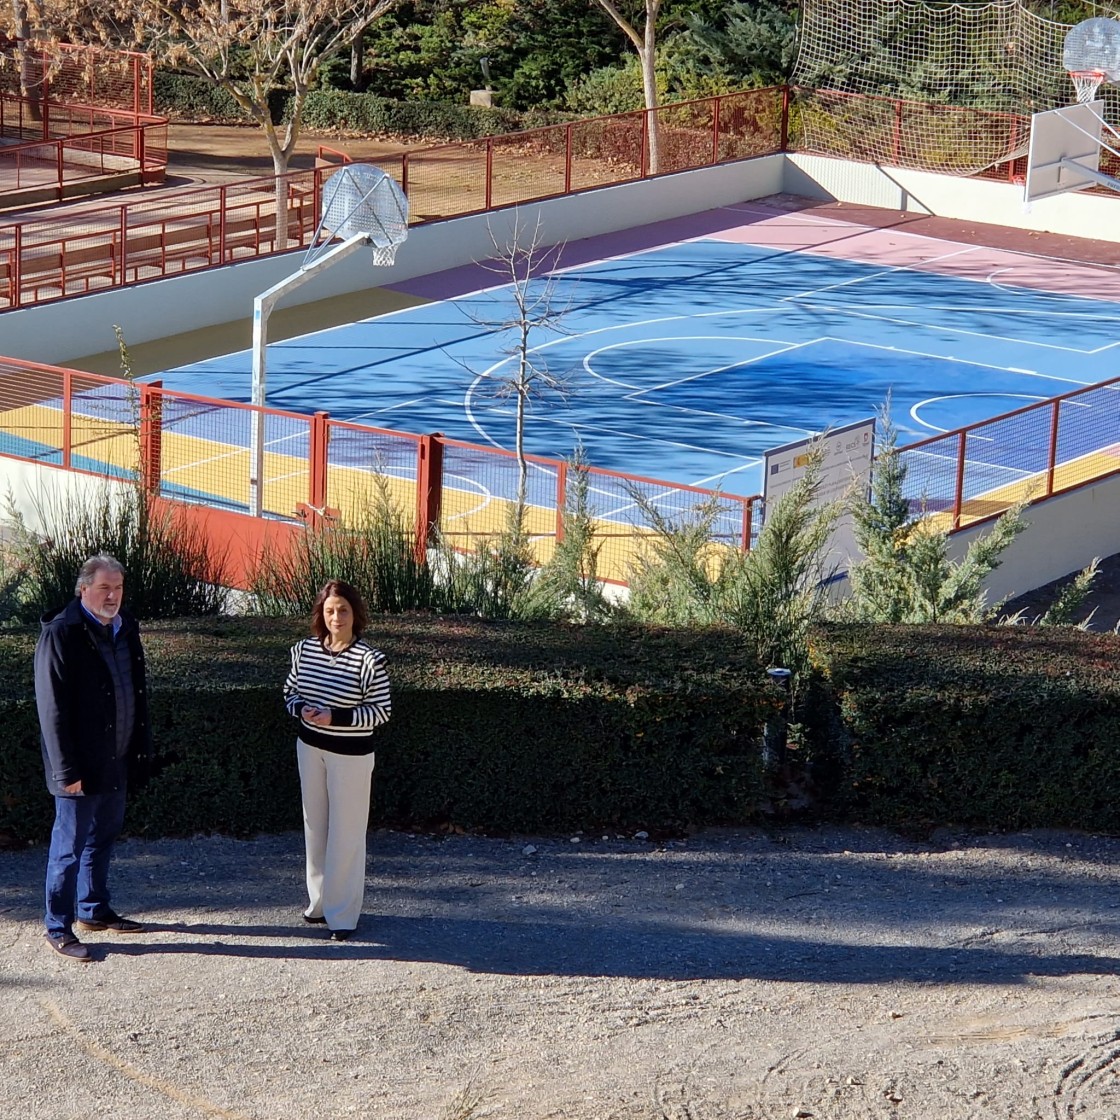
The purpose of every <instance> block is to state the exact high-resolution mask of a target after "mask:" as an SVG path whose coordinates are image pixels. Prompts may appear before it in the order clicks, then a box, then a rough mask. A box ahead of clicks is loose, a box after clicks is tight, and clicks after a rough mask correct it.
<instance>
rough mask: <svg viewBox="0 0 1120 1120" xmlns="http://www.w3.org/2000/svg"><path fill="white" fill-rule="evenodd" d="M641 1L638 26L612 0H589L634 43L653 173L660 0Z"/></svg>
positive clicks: (657, 154) (657, 145) (657, 158)
mask: <svg viewBox="0 0 1120 1120" xmlns="http://www.w3.org/2000/svg"><path fill="white" fill-rule="evenodd" d="M642 2H643V3H644V5H645V22H644V24H643V25H642V27H641V28H640V29H639V28H637V27H636V26H635V22H636V21H633V20H630V19H627V18H626V16H625V15H624V14H623V12H622V11H621V9H620V8H619V7H618V6H617V5H616V4H615V3H614V0H592V3H595V4H598V5H599V7H600V8H602V9H603V11H604V12H606V13H607V15H609V16H610V17H611V19H613V20H614V22H615V23H616V24H618V26H619V27H620V28H621V29H622V33H623V34H624V35H625V36H626V37H627V38H628V39H629V40H630V42H631V43H633V44H634V48H635V50H637V52H638V61H639V62H640V63H641V66H642V94H643V97H644V99H645V106H646V109H647V110H648V112H647V113H646V135H647V137H648V140H649V169H650V171H651V172H652V173H653V174H655V175H656V174H657V171H658V168H659V167H660V164H661V133H660V129H659V128H658V121H657V112H656V109H657V105H658V100H657V15H658V12H659V11H660V10H661V0H642Z"/></svg>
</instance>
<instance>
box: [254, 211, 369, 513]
mask: <svg viewBox="0 0 1120 1120" xmlns="http://www.w3.org/2000/svg"><path fill="white" fill-rule="evenodd" d="M369 244H370V237H369V234H367V233H355V234H354V235H353V236H352V237H348V238H347V239H346V240H345V241H343V242H342V243H341V244H339V245H336V246H335V247H334V248H333V249H330V250H329V251H328V252H326V253H324V254H323V255H322V256H320V257H317V258H316V259H315V260H314V261H311V262H310V263H307V262H306V261H305V262H304V264H303V265H302V266H301V267H300V269H299V271H298V272H293V273H292V274H291V275H290V276H285V277H284V279H283V280H281V281H279V282H278V283H276V284H273V285H272V287H271V288H269V289H268V290H267V291H264V292H261V294H260V295H259V296H257V297H256V298H255V299H254V300H253V395H252V403H253V405H254V406H255V407H254V410H253V419H252V425H251V428H250V433H249V513H250V515H251V516H253V517H260V516H261V515H262V514H263V512H264V481H265V479H264V447H265V431H264V427H265V412H264V408H265V370H266V361H265V352H266V350H267V348H268V318H269V316H270V315H271V314H272V309H273V308H274V307H275V306H276V304H277V303H279V302H280V299H281V298H282V297H283V296H286V295H287V294H288V293H289V292H292V291H295V289H296V288H298V287H300V285H302V284H305V283H306V282H307V281H308V280H310V279H312V278H313V277H314V276H316V275H317V274H318V273H320V272H322V271H323V270H324V269H327V268H329V267H330V266H331V265H332V264H337V263H338V262H339V261H340V260H342V259H343V258H344V257H348V256H350V254H351V253H353V252H354V251H355V250H356V249H361V248H363V247H364V246H367V245H369Z"/></svg>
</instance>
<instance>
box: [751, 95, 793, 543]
mask: <svg viewBox="0 0 1120 1120" xmlns="http://www.w3.org/2000/svg"><path fill="white" fill-rule="evenodd" d="M786 88H787V89H788V88H789V87H788V86H787V87H786ZM753 517H754V499H753V498H747V500H746V501H745V502H744V503H743V536H742V539H741V540H740V542H739V547H740V549H741V551H743V552H750V550H751V529H752V527H753V526H752V524H751V522H752V519H753Z"/></svg>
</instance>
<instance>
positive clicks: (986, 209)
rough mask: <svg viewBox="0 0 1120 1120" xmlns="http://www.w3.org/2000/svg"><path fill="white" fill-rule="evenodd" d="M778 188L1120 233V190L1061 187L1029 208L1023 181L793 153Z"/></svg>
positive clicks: (1024, 224)
mask: <svg viewBox="0 0 1120 1120" xmlns="http://www.w3.org/2000/svg"><path fill="white" fill-rule="evenodd" d="M782 189H783V190H784V191H786V192H788V193H790V194H797V195H802V196H804V197H805V198H820V199H828V200H830V201H837V202H851V203H856V204H858V205H860V206H881V207H883V208H884V209H887V210H898V211H904V212H909V213H917V214H936V215H937V216H938V217H942V218H959V219H962V220H964V221H969V222H984V223H987V224H989V225H1001V226H1011V227H1013V228H1015V229H1026V230H1036V231H1039V232H1044V233H1060V234H1066V235H1068V236H1071V237H1092V238H1097V239H1098V240H1103V241H1120V195H1116V194H1084V193H1078V194H1067V195H1059V196H1057V197H1055V198H1046V199H1043V200H1042V201H1040V202H1036V203H1034V204H1033V206H1032V207H1031V210H1030V212H1029V213H1028V212H1027V211H1026V210H1025V209H1024V206H1023V188H1022V186H1021V185H1018V184H1015V183H1006V182H1004V183H997V182H994V181H991V180H987V179H959V178H957V177H955V176H953V175H937V174H935V173H934V172H932V171H909V170H906V169H904V168H899V167H884V166H880V165H877V164H870V163H848V162H847V161H845V160H839V159H828V158H826V157H824V156H809V155H796V154H795V155H789V156H787V157H786V164H785V174H784V175H783V178H782ZM1118 258H1120V254H1118Z"/></svg>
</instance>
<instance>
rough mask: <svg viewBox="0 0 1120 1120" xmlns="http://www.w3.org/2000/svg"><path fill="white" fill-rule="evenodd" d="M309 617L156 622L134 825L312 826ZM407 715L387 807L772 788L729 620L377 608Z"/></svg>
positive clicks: (589, 821)
mask: <svg viewBox="0 0 1120 1120" xmlns="http://www.w3.org/2000/svg"><path fill="white" fill-rule="evenodd" d="M302 632H303V630H302V627H301V625H300V624H298V623H292V622H286V621H276V620H229V619H218V620H212V621H203V620H191V621H189V622H179V623H153V624H151V625H149V626H148V627H146V629H145V633H146V638H145V643H146V646H147V649H148V654H149V662H150V671H151V685H152V704H153V723H154V731H155V740H156V746H157V752H158V754H159V756H160V764H161V769H160V773H159V775H158V777H157V779H156V780H155V781H153V782H152V783H151V784H150V785H149V786H147V787H146V788H145V789H144V790H143V791H140V792H137V793H136V794H135V795H134V796H133V797H132V798H131V800H130V807H129V817H128V827H129V829H130V831H132V832H134V833H140V834H148V835H163V834H173V835H174V834H191V833H195V832H209V831H220V832H226V833H231V834H234V835H248V834H252V833H255V832H261V831H276V830H283V829H290V828H298V827H299V826H300V808H299V782H298V776H297V774H296V766H295V752H294V750H293V744H294V735H295V728H294V724H292V723H291V721H290V720H289V719H288V717H287V715H286V714H285V713H284V710H283V706H282V703H281V698H280V690H281V685H282V682H283V679H284V675H285V673H286V671H287V666H288V649H289V647H290V645H291V643H292V642H293V641H295V640H296V639H297V638H298V637H300V636H301V635H302ZM372 636H373V638H374V640H375V641H376V642H377V644H378V645H380V646H381V647H382V648H384V650H385V651H386V653H387V654H388V656H389V659H390V673H391V676H392V680H393V687H394V716H393V719H392V721H391V722H390V723H389V724H388V725H387V726H386V728H385V729H384V731H383V732H382V733H381V738H380V742H379V747H378V757H377V768H376V771H375V780H374V789H375V809H374V813H375V820H377V821H378V822H380V823H389V824H393V825H396V826H402V827H404V826H419V827H432V826H437V825H442V826H448V825H454V826H460V827H463V828H468V829H479V830H484V831H491V832H511V831H517V832H551V831H559V830H569V829H577V828H591V827H600V826H603V827H606V826H617V827H624V826H625V827H639V826H644V827H646V828H680V827H684V826H687V825H700V824H711V823H745V822H747V821H749V820H751V819H753V818H754V816H755V813H756V808H757V806H758V805H759V804H760V802H761V801H762V794H763V778H762V774H761V768H760V760H759V750H758V746H759V739H760V735H761V728H762V724H763V722H764V720H765V719H766V718H767V716H768V714H769V713H770V712H771V710H772V704H773V701H774V696H773V693H771V692H770V691H769V690H768V688H767V686H766V684H765V683H764V674H763V673H762V672H761V671H760V669H759V668H758V666H757V665H755V664H754V663H752V661H751V659H750V657H749V656H748V655H747V654H746V653H744V652H743V650H742V649H741V648H740V644H739V642H738V640H737V638H736V636H735V635H734V634H732V633H730V632H706V633H699V632H696V633H686V632H670V631H659V630H651V629H645V628H619V629H608V630H599V629H595V628H590V627H571V628H563V627H554V626H547V627H545V626H540V627H536V626H528V625H518V624H510V623H501V624H495V623H486V622H482V621H478V620H463V619H438V618H431V617H426V616H416V617H403V618H387V619H383V618H378V619H377V620H376V623H375V628H374V633H373V635H372ZM33 644H34V635H33V634H31V633H4V634H0V718H3V720H4V723H5V727H6V729H7V733H6V742H7V745H6V748H5V750H4V752H3V753H2V754H0V839H4V840H6V841H8V842H12V841H42V840H44V839H46V837H47V835H48V833H49V828H50V821H51V814H52V802H51V799H50V797H49V796H48V794H47V792H46V789H45V787H44V784H43V774H42V763H41V756H40V750H39V741H38V738H39V737H38V725H37V722H36V716H35V707H34V700H33V694H32V672H31V656H32V650H33Z"/></svg>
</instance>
